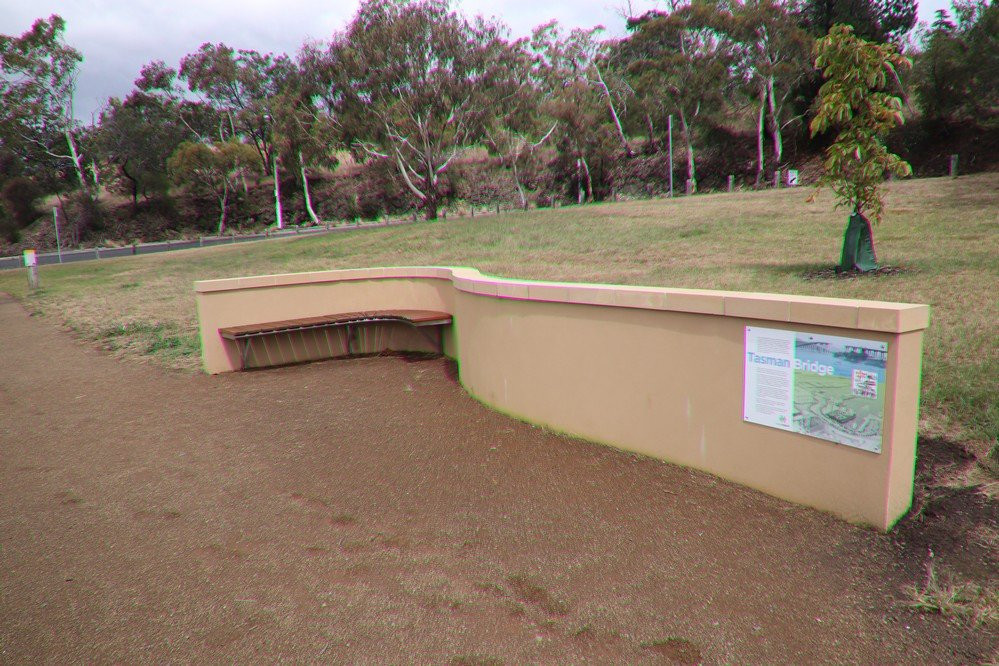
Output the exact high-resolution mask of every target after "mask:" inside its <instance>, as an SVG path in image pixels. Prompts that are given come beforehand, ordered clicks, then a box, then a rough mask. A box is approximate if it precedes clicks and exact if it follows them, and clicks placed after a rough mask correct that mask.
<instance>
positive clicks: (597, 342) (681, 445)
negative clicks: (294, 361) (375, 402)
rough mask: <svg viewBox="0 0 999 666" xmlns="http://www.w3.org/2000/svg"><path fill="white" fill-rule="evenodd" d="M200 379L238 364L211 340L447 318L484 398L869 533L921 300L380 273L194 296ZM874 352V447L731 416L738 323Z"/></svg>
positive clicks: (901, 492) (906, 405)
mask: <svg viewBox="0 0 999 666" xmlns="http://www.w3.org/2000/svg"><path fill="white" fill-rule="evenodd" d="M196 289H197V298H198V310H199V316H200V317H201V335H202V341H203V350H204V352H203V353H204V361H205V369H206V370H207V371H208V372H213V373H214V372H225V371H229V370H233V369H236V368H238V362H239V360H238V355H237V354H236V352H235V348H234V345H231V344H227V343H224V341H222V340H221V338H220V337H219V336H218V332H217V329H218V328H219V327H222V326H230V325H237V324H247V323H262V322H267V321H277V320H281V319H289V318H296V317H304V316H309V315H319V314H329V313H334V312H347V311H355V310H372V309H379V308H410V309H430V310H442V311H445V312H449V313H451V314H452V315H453V317H454V325H453V327H452V330H451V331H449V332H448V333H447V334H446V336H445V351H446V353H448V355H450V356H452V357H454V358H455V359H457V360H458V363H459V372H460V378H461V382H462V384H463V385H464V386H465V388H466V389H467V390H468V391H469V392H470V393H471V394H472V395H474V396H475V397H477V398H478V399H480V400H482V401H483V402H484V403H486V404H488V405H490V406H492V407H494V408H496V409H498V410H501V411H503V412H506V413H509V414H511V415H513V416H516V417H518V418H522V419H525V420H528V421H530V422H533V423H537V424H542V425H546V426H549V427H552V428H556V429H558V430H561V431H564V432H567V433H571V434H574V435H578V436H581V437H584V438H587V439H591V440H595V441H599V442H603V443H606V444H609V445H611V446H615V447H618V448H621V449H625V450H629V451H636V452H639V453H643V454H646V455H649V456H653V457H656V458H660V459H663V460H668V461H670V462H675V463H679V464H683V465H688V466H690V467H695V468H698V469H702V470H705V471H707V472H710V473H712V474H716V475H718V476H720V477H723V478H726V479H730V480H733V481H736V482H738V483H741V484H744V485H747V486H750V487H753V488H757V489H759V490H762V491H764V492H767V493H769V494H772V495H776V496H778V497H782V498H784V499H788V500H791V501H794V502H799V503H801V504H806V505H809V506H813V507H816V508H819V509H823V510H826V511H830V512H832V513H834V514H836V515H838V516H840V517H843V518H845V519H847V520H850V521H854V522H860V523H866V524H870V525H873V526H876V527H878V528H881V529H886V528H888V527H890V526H891V525H892V524H893V523H894V522H895V521H896V520H897V519H898V518H899V517H901V516H902V515H903V514H904V513H905V512H906V511H907V510H908V508H909V506H910V503H911V500H912V481H913V470H914V463H915V440H916V425H917V417H918V397H919V381H920V361H921V355H922V331H923V329H925V328H926V326H927V324H928V318H929V308H928V307H927V306H924V305H909V304H899V303H881V302H870V301H856V300H844V299H829V298H813V297H801V296H786V295H777V294H750V293H741V292H721V291H708V290H693V289H661V288H650V287H622V286H614V285H583V284H574V283H550V282H535V281H527V280H504V279H498V278H491V277H486V276H482V275H481V274H480V273H479V272H478V271H476V270H474V269H468V268H454V269H448V268H432V267H431V268H393V269H369V270H352V271H330V272H322V273H308V274H301V275H282V276H264V277H256V278H240V279H233V280H213V281H206V282H199V283H198V284H197V285H196ZM746 326H763V327H767V328H777V329H787V330H794V331H800V332H814V333H823V334H827V335H839V336H844V337H855V338H864V339H869V340H876V341H884V342H887V343H888V350H889V357H888V362H887V382H886V386H885V389H886V397H885V413H884V423H883V436H882V451H881V452H880V453H870V452H867V451H863V450H860V449H855V448H851V447H847V446H843V445H840V444H835V443H832V442H828V441H824V440H821V439H816V438H813V437H809V436H806V435H801V434H798V433H793V432H785V431H781V430H777V429H774V428H768V427H765V426H760V425H756V424H752V423H747V422H745V421H744V420H743V386H744V376H743V374H744V358H745V327H746Z"/></svg>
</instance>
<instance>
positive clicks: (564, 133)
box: [527, 21, 632, 203]
mask: <svg viewBox="0 0 999 666" xmlns="http://www.w3.org/2000/svg"><path fill="white" fill-rule="evenodd" d="M602 31H603V28H601V27H599V26H598V27H595V28H591V29H582V28H576V29H573V30H571V31H570V32H569V33H568V34H564V33H562V31H561V30H560V29H559V26H558V24H557V23H555V22H554V21H553V22H550V23H546V24H544V25H541V26H538V27H537V28H535V30H534V32H533V34H532V36H531V39H530V41H529V42H528V44H527V47H528V49H529V51H530V53H531V54H532V55H533V57H534V62H533V78H534V80H535V81H536V82H537V85H538V86H539V89H540V90H541V93H542V100H543V101H542V104H540V105H539V110H540V111H542V112H543V113H544V114H545V115H547V116H549V117H550V118H551V119H552V120H553V121H554V123H553V126H554V127H555V129H554V133H553V135H552V139H553V140H554V143H555V145H556V148H557V151H558V156H557V159H556V163H555V164H553V167H554V168H555V171H556V174H557V175H563V176H568V177H570V180H571V182H572V183H573V184H574V186H575V189H576V200H577V202H578V203H583V202H584V201H592V200H593V199H595V198H598V195H597V193H596V192H595V187H594V167H595V165H596V164H597V163H600V164H604V163H609V162H611V161H613V159H614V157H615V152H616V151H617V147H620V150H621V151H622V152H624V153H625V154H626V155H631V153H632V149H631V146H630V145H629V143H628V140H627V137H626V135H625V133H624V129H623V126H622V122H623V121H622V115H623V114H622V113H620V112H619V111H620V110H621V109H623V106H622V101H623V99H624V95H625V94H626V93H630V88H627V87H626V86H622V85H621V81H620V79H619V78H618V77H617V76H616V74H615V73H614V72H613V71H612V68H609V67H608V65H607V61H608V55H609V45H608V44H605V43H603V42H601V41H600V40H599V36H600V34H601V33H602Z"/></svg>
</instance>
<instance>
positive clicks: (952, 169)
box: [950, 153, 957, 178]
mask: <svg viewBox="0 0 999 666" xmlns="http://www.w3.org/2000/svg"><path fill="white" fill-rule="evenodd" d="M950 177H951V178H957V153H954V154H953V155H951V156H950Z"/></svg>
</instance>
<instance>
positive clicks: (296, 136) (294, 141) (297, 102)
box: [269, 56, 339, 224]
mask: <svg viewBox="0 0 999 666" xmlns="http://www.w3.org/2000/svg"><path fill="white" fill-rule="evenodd" d="M308 62H309V58H308V57H307V56H306V57H303V59H302V62H301V63H300V66H299V68H298V69H297V70H296V71H295V72H294V73H293V74H291V75H290V76H289V77H288V79H287V81H286V82H285V85H284V86H283V88H282V90H281V92H280V93H278V94H277V95H275V96H274V97H272V98H271V99H270V101H269V108H270V112H271V114H270V118H269V120H270V130H271V140H272V142H273V146H274V152H275V161H276V162H277V161H280V162H281V163H284V164H294V165H296V166H297V179H298V182H299V184H300V185H301V187H302V196H303V198H304V200H305V210H306V213H307V214H308V216H309V219H310V220H311V221H312V223H313V224H321V221H320V220H319V216H318V215H316V211H315V209H314V208H313V206H312V195H311V193H310V190H309V177H308V168H309V167H314V166H326V167H333V166H335V165H336V162H337V159H336V156H335V154H334V152H333V151H334V149H335V148H336V147H337V146H338V145H339V138H338V136H337V123H336V117H335V116H333V115H329V114H326V113H323V112H322V110H321V109H320V108H319V107H318V106H317V103H316V101H317V99H318V95H317V94H316V92H315V91H316V89H315V86H314V80H313V79H312V78H311V77H310V76H308V74H307V73H306V71H305V68H306V67H307V66H308ZM275 182H276V181H275Z"/></svg>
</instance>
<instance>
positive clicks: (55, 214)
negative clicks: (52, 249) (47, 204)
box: [52, 206, 62, 264]
mask: <svg viewBox="0 0 999 666" xmlns="http://www.w3.org/2000/svg"><path fill="white" fill-rule="evenodd" d="M52 224H54V225H55V232H56V253H57V254H58V255H59V263H60V264H61V263H62V243H60V242H59V212H58V209H57V208H56V207H55V206H53V207H52Z"/></svg>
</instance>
